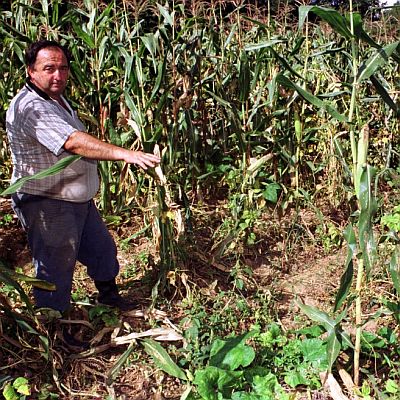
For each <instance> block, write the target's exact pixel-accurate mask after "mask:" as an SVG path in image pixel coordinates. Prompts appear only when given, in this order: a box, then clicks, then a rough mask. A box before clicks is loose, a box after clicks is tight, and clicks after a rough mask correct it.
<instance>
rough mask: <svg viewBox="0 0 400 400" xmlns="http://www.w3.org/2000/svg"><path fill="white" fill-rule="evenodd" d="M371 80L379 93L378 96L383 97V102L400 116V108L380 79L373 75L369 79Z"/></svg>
mask: <svg viewBox="0 0 400 400" xmlns="http://www.w3.org/2000/svg"><path fill="white" fill-rule="evenodd" d="M369 79H370V81H371V82H372V84H373V85H374V86H375V89H376V91H377V92H378V94H379V95H380V96H381V98H382V100H383V101H384V102H385V103H386V104H387V105H388V106H389V107H390V108H391V109H392V110H393V111H394V113H395V115H397V116H399V115H400V107H399V106H398V105H397V104H396V103H395V102H394V100H393V99H392V98H391V96H390V94H389V93H388V91H387V90H386V89H385V88H384V86H383V85H382V83H381V82H380V81H379V79H378V78H377V77H376V76H375V75H374V74H372V75H371V76H370V77H369Z"/></svg>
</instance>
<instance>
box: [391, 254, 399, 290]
mask: <svg viewBox="0 0 400 400" xmlns="http://www.w3.org/2000/svg"><path fill="white" fill-rule="evenodd" d="M397 259H398V254H397V252H396V251H395V252H394V253H393V255H392V257H391V259H390V264H389V272H390V276H391V278H392V281H393V286H394V288H395V289H396V291H397V294H398V295H400V268H399V263H398V260H397Z"/></svg>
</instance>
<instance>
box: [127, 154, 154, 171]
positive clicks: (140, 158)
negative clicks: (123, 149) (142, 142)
mask: <svg viewBox="0 0 400 400" xmlns="http://www.w3.org/2000/svg"><path fill="white" fill-rule="evenodd" d="M124 161H125V162H127V163H128V164H135V165H138V166H139V167H141V168H143V169H147V168H153V167H155V166H156V165H157V164H159V162H160V158H159V157H158V156H155V155H154V154H150V153H143V151H128V153H127V155H126V157H124Z"/></svg>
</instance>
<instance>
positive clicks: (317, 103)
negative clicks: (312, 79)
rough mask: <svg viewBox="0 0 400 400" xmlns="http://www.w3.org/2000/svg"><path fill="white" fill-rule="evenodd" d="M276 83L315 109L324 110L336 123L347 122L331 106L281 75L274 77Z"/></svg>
mask: <svg viewBox="0 0 400 400" xmlns="http://www.w3.org/2000/svg"><path fill="white" fill-rule="evenodd" d="M276 81H277V82H278V83H280V84H282V85H283V86H286V87H287V88H289V89H293V90H295V91H297V93H298V94H299V95H300V96H301V97H303V98H304V100H306V101H308V102H309V103H311V104H312V105H314V106H315V107H317V108H319V109H321V110H325V111H326V112H328V113H329V114H330V115H331V116H332V117H333V118H336V119H337V120H338V121H341V122H348V120H347V118H346V117H345V116H344V115H342V114H340V113H339V112H338V111H337V110H336V109H335V108H334V107H333V106H331V105H330V104H329V103H328V102H326V101H323V100H321V99H319V98H318V97H317V96H314V95H313V94H312V93H310V92H308V91H307V90H304V89H303V88H302V87H300V86H299V85H296V84H295V83H294V82H292V81H291V80H290V79H289V78H287V77H286V76H285V75H283V74H278V75H277V77H276Z"/></svg>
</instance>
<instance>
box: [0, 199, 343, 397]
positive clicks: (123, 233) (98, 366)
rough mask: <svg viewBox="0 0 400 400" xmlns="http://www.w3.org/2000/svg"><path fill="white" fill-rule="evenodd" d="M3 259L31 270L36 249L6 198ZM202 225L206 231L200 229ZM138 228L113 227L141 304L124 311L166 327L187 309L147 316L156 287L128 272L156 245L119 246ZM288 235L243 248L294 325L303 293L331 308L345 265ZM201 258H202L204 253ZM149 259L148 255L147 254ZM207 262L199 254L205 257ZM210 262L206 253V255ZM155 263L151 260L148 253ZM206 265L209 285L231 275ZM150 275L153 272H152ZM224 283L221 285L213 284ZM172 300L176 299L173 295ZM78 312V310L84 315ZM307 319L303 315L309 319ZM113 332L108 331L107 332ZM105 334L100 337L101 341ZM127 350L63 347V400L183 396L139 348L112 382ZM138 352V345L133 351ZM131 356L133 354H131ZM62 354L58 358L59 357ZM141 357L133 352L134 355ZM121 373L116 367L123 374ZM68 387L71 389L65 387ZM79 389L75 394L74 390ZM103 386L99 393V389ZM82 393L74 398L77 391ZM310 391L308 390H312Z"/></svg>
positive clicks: (126, 285) (142, 324) (84, 280)
mask: <svg viewBox="0 0 400 400" xmlns="http://www.w3.org/2000/svg"><path fill="white" fill-rule="evenodd" d="M0 221H1V224H0V260H2V261H3V262H4V263H5V264H6V265H8V266H10V267H11V268H15V267H23V270H24V271H25V272H26V273H29V274H32V270H31V264H30V254H29V250H28V248H27V244H26V238H25V233H24V232H23V231H22V229H21V227H20V224H19V223H18V222H17V220H16V217H15V216H14V215H13V212H12V209H11V207H10V201H9V200H7V199H0ZM202 229H203V230H202ZM207 229H208V228H201V229H200V228H199V232H198V233H199V237H198V238H197V242H196V244H195V246H196V248H197V249H198V254H203V257H206V256H204V254H206V252H207V245H208V244H207V243H208V241H209V233H207ZM133 232H134V227H132V226H128V227H126V226H125V227H118V228H112V234H113V235H114V236H115V238H116V239H117V238H119V241H118V244H119V246H120V249H119V256H118V257H119V261H120V264H121V274H120V277H119V283H120V285H121V288H122V293H123V294H124V295H127V296H129V297H130V298H133V299H134V300H135V301H136V302H137V304H138V308H137V310H136V311H135V312H131V313H130V314H129V313H128V314H127V315H125V316H124V317H123V323H124V324H127V325H129V328H130V330H131V331H132V330H133V331H134V332H144V331H147V330H149V329H151V328H152V326H153V325H154V322H155V321H158V323H159V324H160V323H161V325H162V326H165V327H167V328H168V324H172V325H173V326H175V325H174V324H175V323H178V322H179V320H180V318H181V315H179V310H174V309H173V308H171V309H169V310H159V313H158V314H157V312H156V314H155V315H154V314H153V315H146V309H147V308H148V306H149V305H150V300H149V299H150V298H151V289H152V286H151V285H149V284H148V282H151V277H150V280H149V279H148V277H146V274H147V273H148V272H149V271H146V270H145V269H136V270H135V274H133V275H130V274H129V268H130V267H131V266H132V264H133V263H137V261H138V255H140V254H145V253H146V252H148V253H150V254H151V252H152V244H151V243H150V242H149V241H146V240H137V241H135V242H134V243H131V245H130V246H128V248H127V247H126V246H125V247H122V246H121V239H123V238H127V237H129V236H130V235H131V234H132V233H133ZM281 239H282V237H279V235H278V236H276V237H274V238H271V240H270V241H269V243H268V248H262V249H261V250H260V248H257V249H254V250H251V251H248V252H247V253H246V254H244V259H245V260H246V263H247V264H248V265H249V266H250V267H251V268H252V270H253V279H254V281H255V282H256V284H257V285H259V286H262V287H268V288H270V290H271V292H273V296H274V304H275V307H276V312H277V317H278V318H279V320H280V323H281V324H282V328H283V329H284V330H286V329H293V328H296V323H299V324H300V323H301V322H300V320H299V310H298V309H297V308H296V307H295V305H294V302H293V300H294V298H295V297H296V296H298V297H299V298H300V299H301V300H302V301H303V302H305V303H306V304H309V305H314V306H318V307H319V308H321V309H324V310H327V311H328V310H330V309H331V307H332V301H333V298H334V293H335V291H336V289H337V287H338V283H339V280H340V276H341V274H342V271H343V264H344V258H345V252H344V251H343V250H338V251H336V252H334V253H331V254H329V255H326V254H325V253H324V251H323V249H322V248H321V247H320V246H315V245H310V244H308V243H307V241H304V240H300V241H298V242H297V243H296V244H295V245H293V246H292V247H291V248H290V249H288V248H287V247H285V242H284V239H282V240H281ZM200 258H201V257H200ZM145 261H149V260H145ZM200 261H201V260H200ZM203 261H204V260H203ZM150 263H151V260H150ZM208 268H209V270H208V271H206V272H205V271H204V269H202V272H199V274H198V275H197V277H196V278H193V277H191V279H197V283H198V284H199V285H200V286H202V287H203V289H204V290H208V289H209V288H210V285H211V284H212V282H215V280H216V279H217V280H218V282H221V285H222V286H223V282H224V281H226V276H227V274H226V272H224V271H221V268H219V265H216V266H215V265H214V266H213V265H211V266H209V267H208ZM150 275H151V271H150ZM75 277H76V281H77V282H78V281H79V288H80V289H81V290H83V291H84V292H86V293H88V294H89V300H90V298H91V295H92V294H93V293H94V291H95V289H94V286H93V283H92V282H91V281H90V279H89V278H88V277H87V276H86V274H85V271H84V269H83V268H81V267H78V268H77V271H76V274H75ZM213 290H218V287H216V288H213ZM171 300H172V301H171V302H170V303H171V304H173V300H174V299H171ZM77 309H78V311H77V314H76V315H75V316H74V318H76V319H79V318H81V319H85V318H87V314H86V313H87V311H85V307H81V308H79V305H78V307H77ZM79 313H80V314H79ZM304 320H305V318H304V319H302V321H304ZM107 335H110V332H104V336H107ZM100 342H101V341H100V340H99V343H100ZM126 349H127V345H125V346H121V347H110V346H109V347H107V346H106V347H104V349H103V350H102V351H99V353H98V354H94V355H92V356H86V357H84V358H73V357H72V358H71V357H68V356H66V355H65V353H63V352H62V350H60V352H59V353H56V354H58V357H60V359H59V360H53V361H54V363H59V364H63V367H62V369H61V371H62V372H61V373H60V376H59V379H60V380H62V381H63V382H64V385H65V386H66V387H68V388H69V389H68V390H69V393H70V394H65V397H63V398H64V399H73V398H90V399H102V398H104V397H103V396H104V393H105V392H107V393H108V394H109V396H111V398H115V399H129V400H151V399H154V400H158V399H179V398H180V395H181V394H182V392H183V391H184V389H185V388H184V387H182V386H181V385H180V384H179V382H178V381H177V380H175V379H174V378H170V377H166V376H165V375H164V374H163V373H160V372H159V371H157V369H156V368H154V365H151V364H148V363H146V361H145V360H141V359H140V353H137V357H136V362H131V363H129V364H128V365H126V366H125V367H124V373H123V374H120V376H117V378H116V379H115V380H114V382H113V383H112V384H110V383H108V384H106V381H107V379H108V378H109V375H107V374H108V373H109V371H110V369H111V368H113V366H114V363H115V362H116V360H117V359H118V358H119V357H120V356H121V353H122V352H123V351H125V350H126ZM133 354H135V350H134V351H133ZM131 357H132V355H131ZM56 358H57V357H56ZM133 358H134V359H135V357H133ZM6 362H7V361H6V360H1V362H0V364H1V365H6ZM117 375H118V374H117ZM93 380H94V381H95V382H96V384H94V385H92V387H91V388H90V391H89V392H88V389H87V388H82V382H85V381H93ZM64 393H65V390H64ZM71 393H75V395H73V394H71ZM96 393H97V394H96ZM75 396H76V397H75ZM307 396H308V397H306V396H305V397H304V398H307V399H308V398H310V397H309V396H310V394H308V395H307ZM311 398H312V399H314V400H326V399H330V397H329V396H328V394H327V393H325V392H324V391H320V392H318V393H315V394H312V397H311Z"/></svg>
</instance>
